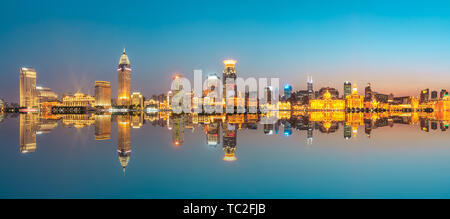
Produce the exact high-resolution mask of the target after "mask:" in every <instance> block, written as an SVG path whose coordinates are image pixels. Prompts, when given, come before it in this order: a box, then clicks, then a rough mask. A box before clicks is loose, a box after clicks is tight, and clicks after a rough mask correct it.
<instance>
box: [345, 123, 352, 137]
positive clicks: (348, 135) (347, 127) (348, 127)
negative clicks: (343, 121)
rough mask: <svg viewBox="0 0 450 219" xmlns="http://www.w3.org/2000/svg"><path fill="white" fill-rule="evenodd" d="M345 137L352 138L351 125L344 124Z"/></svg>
mask: <svg viewBox="0 0 450 219" xmlns="http://www.w3.org/2000/svg"><path fill="white" fill-rule="evenodd" d="M344 138H345V139H350V138H352V127H351V126H349V125H344Z"/></svg>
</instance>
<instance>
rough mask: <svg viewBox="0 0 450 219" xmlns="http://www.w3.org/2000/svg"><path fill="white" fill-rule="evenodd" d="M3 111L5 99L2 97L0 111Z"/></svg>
mask: <svg viewBox="0 0 450 219" xmlns="http://www.w3.org/2000/svg"><path fill="white" fill-rule="evenodd" d="M4 111H5V101H3V99H0V113H2V112H4Z"/></svg>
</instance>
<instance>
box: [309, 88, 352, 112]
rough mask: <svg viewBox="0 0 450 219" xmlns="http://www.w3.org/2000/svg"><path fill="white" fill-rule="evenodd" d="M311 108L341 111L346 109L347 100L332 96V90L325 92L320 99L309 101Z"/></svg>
mask: <svg viewBox="0 0 450 219" xmlns="http://www.w3.org/2000/svg"><path fill="white" fill-rule="evenodd" d="M309 109H310V110H313V111H339V110H344V109H345V100H342V99H337V98H335V97H332V95H331V93H330V92H328V91H327V92H325V93H324V94H323V95H322V97H321V98H320V99H314V100H311V101H310V102H309Z"/></svg>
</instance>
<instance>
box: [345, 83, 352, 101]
mask: <svg viewBox="0 0 450 219" xmlns="http://www.w3.org/2000/svg"><path fill="white" fill-rule="evenodd" d="M351 94H352V83H351V82H349V81H346V82H344V99H345V98H347V96H350V95H351Z"/></svg>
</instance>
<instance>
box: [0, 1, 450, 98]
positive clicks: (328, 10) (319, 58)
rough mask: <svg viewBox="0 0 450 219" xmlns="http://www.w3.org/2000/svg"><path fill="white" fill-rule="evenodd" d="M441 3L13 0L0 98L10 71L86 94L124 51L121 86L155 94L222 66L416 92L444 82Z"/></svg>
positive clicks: (448, 37)
mask: <svg viewBox="0 0 450 219" xmlns="http://www.w3.org/2000/svg"><path fill="white" fill-rule="evenodd" d="M449 6H450V3H449V2H446V1H264V0H263V1H261V0H259V1H234V0H230V1H211V0H210V1H195V0H193V1H178V0H176V1H175V0H174V1H116V0H110V1H85V0H78V1H72V0H65V1H56V0H40V1H35V0H26V1H25V0H15V1H8V2H5V3H3V7H2V8H1V9H0V10H1V11H0V12H1V13H0V16H1V19H0V23H1V27H2V31H1V32H0V41H1V42H2V49H1V52H0V60H1V64H2V66H3V69H2V71H0V76H1V78H2V79H3V80H0V98H4V99H6V100H7V101H18V94H19V89H18V87H19V67H21V66H29V67H34V68H36V70H37V72H38V84H39V85H42V86H46V87H50V88H52V89H54V90H55V91H56V92H58V93H59V94H62V93H63V92H75V91H77V90H78V89H81V90H82V91H84V92H89V93H91V94H93V85H94V81H95V80H107V81H111V82H112V85H113V91H112V94H113V95H114V94H115V93H116V90H117V88H116V87H117V86H116V84H117V72H116V67H117V63H118V60H119V57H120V55H121V51H122V49H123V47H126V48H127V53H128V55H129V57H130V60H131V62H132V68H133V73H132V90H133V91H141V92H142V93H143V94H144V95H146V96H150V95H152V94H157V93H161V92H163V91H166V90H167V89H168V88H169V85H170V77H171V76H172V75H173V74H174V73H181V74H183V75H186V76H187V77H192V75H193V73H192V71H193V70H194V69H203V70H204V72H205V74H207V73H212V72H218V73H220V72H221V70H222V68H223V67H222V64H221V61H222V60H223V59H226V58H235V59H237V60H238V66H237V68H238V74H239V75H240V76H242V77H245V78H246V77H250V76H255V77H280V78H281V80H282V81H283V82H285V81H288V82H289V83H291V84H293V86H294V90H295V89H300V88H304V87H305V81H306V77H307V75H313V77H314V80H315V86H316V88H319V87H321V86H333V87H337V88H339V89H340V90H342V84H343V82H344V81H345V80H350V81H352V82H354V83H357V84H358V85H359V89H360V90H362V86H364V85H365V84H366V83H367V82H372V84H373V87H374V89H375V90H376V91H379V92H384V93H389V92H394V94H396V95H407V94H411V95H413V94H414V95H416V93H417V92H418V90H419V89H421V88H425V87H429V88H431V89H441V88H449V89H450V87H449V84H450V83H449V82H450V77H449V72H450V62H449V60H450V30H449V28H448V27H449V26H450V11H449V10H448V8H449Z"/></svg>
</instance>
